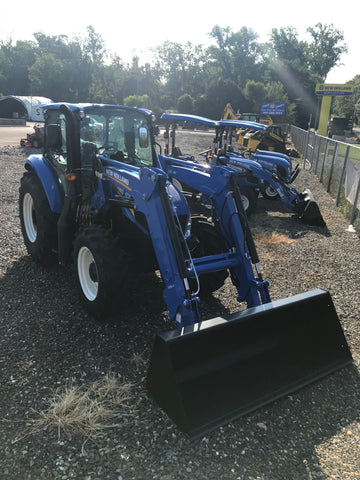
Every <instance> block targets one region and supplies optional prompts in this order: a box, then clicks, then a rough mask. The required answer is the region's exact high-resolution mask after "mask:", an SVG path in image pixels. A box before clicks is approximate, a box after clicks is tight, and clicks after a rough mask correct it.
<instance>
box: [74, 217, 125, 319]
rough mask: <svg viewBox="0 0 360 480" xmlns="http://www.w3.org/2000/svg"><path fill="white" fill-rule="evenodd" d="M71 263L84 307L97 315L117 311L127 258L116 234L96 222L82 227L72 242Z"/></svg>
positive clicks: (99, 316) (122, 302)
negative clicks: (73, 265) (72, 260)
mask: <svg viewBox="0 0 360 480" xmlns="http://www.w3.org/2000/svg"><path fill="white" fill-rule="evenodd" d="M74 264H75V269H76V273H77V280H78V286H79V290H80V296H81V300H82V303H83V305H84V307H85V309H86V310H87V311H88V312H89V313H90V314H91V315H94V316H95V317H97V318H99V319H105V318H106V317H108V316H109V315H110V314H112V313H116V312H119V311H120V307H121V306H122V305H123V304H124V300H125V299H124V297H123V295H122V294H123V293H124V292H125V286H126V285H127V283H126V282H127V275H128V272H129V262H128V257H127V254H126V253H125V252H124V250H122V249H121V248H120V246H119V243H118V240H117V238H116V236H115V235H114V234H113V233H112V232H109V231H108V230H105V229H104V228H102V227H99V226H96V225H92V226H90V227H86V228H84V229H83V230H81V231H80V232H79V234H78V235H77V237H76V239H75V242H74Z"/></svg>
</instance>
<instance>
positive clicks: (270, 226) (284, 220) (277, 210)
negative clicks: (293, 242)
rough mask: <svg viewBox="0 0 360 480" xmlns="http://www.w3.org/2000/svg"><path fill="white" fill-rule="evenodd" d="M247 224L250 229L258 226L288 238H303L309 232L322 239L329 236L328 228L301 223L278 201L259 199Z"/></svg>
mask: <svg viewBox="0 0 360 480" xmlns="http://www.w3.org/2000/svg"><path fill="white" fill-rule="evenodd" d="M249 222H250V226H251V227H252V228H256V225H257V224H259V225H261V228H263V229H264V230H270V231H276V232H277V233H283V234H286V235H288V236H289V237H290V238H299V237H303V236H305V235H306V234H307V233H308V232H311V231H314V232H316V233H317V234H318V235H321V236H324V237H330V236H331V232H330V230H329V229H328V227H317V226H314V225H307V224H305V223H303V222H302V221H301V220H300V219H299V218H298V216H297V215H295V214H293V213H292V212H290V211H289V210H288V209H287V208H286V207H285V205H284V204H283V203H282V202H281V201H280V200H267V199H265V198H262V197H259V200H258V207H257V210H256V212H255V214H253V215H252V216H251V217H250V219H249Z"/></svg>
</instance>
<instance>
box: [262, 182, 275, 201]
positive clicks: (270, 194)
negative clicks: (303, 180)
mask: <svg viewBox="0 0 360 480" xmlns="http://www.w3.org/2000/svg"><path fill="white" fill-rule="evenodd" d="M261 194H262V196H263V197H264V198H267V199H268V200H277V199H278V198H279V194H278V192H277V191H276V190H275V189H274V188H273V187H272V186H271V185H269V184H267V185H266V186H265V187H264V188H263V189H262V190H261Z"/></svg>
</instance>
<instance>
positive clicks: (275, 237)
mask: <svg viewBox="0 0 360 480" xmlns="http://www.w3.org/2000/svg"><path fill="white" fill-rule="evenodd" d="M254 239H255V241H256V243H257V244H259V245H261V246H262V247H269V246H273V245H281V244H288V245H289V244H291V243H295V242H296V240H295V239H293V238H289V237H287V236H286V235H283V234H281V233H276V232H272V233H270V234H268V233H256V234H255V235H254Z"/></svg>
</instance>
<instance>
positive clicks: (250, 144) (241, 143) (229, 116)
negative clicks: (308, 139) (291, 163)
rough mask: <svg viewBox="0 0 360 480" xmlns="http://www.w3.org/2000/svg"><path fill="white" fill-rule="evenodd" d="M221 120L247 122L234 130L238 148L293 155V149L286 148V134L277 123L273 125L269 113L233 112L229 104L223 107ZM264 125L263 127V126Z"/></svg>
mask: <svg viewBox="0 0 360 480" xmlns="http://www.w3.org/2000/svg"><path fill="white" fill-rule="evenodd" d="M222 119H223V120H242V121H244V122H247V125H246V126H244V128H239V129H237V130H236V132H235V143H236V145H237V146H238V148H239V149H240V150H243V151H246V152H248V153H255V152H256V151H257V150H268V151H271V152H279V153H285V154H286V155H294V152H293V151H290V150H288V149H287V148H286V141H285V140H286V134H284V133H283V132H282V129H281V127H280V126H279V125H274V123H273V121H272V119H271V117H270V116H269V115H258V114H255V113H234V110H233V109H232V107H231V104H230V103H228V104H227V105H226V107H225V109H224V112H223V115H222ZM263 127H265V128H263Z"/></svg>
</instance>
